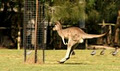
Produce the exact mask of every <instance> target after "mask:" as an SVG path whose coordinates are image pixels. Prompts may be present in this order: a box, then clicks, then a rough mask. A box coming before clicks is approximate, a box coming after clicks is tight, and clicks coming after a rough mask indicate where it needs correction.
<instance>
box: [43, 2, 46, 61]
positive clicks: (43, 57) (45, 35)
mask: <svg viewBox="0 0 120 71" xmlns="http://www.w3.org/2000/svg"><path fill="white" fill-rule="evenodd" d="M44 4H45V0H44V2H43V18H45V5H44ZM43 45H44V46H43V63H45V47H46V23H45V21H44V44H43Z"/></svg>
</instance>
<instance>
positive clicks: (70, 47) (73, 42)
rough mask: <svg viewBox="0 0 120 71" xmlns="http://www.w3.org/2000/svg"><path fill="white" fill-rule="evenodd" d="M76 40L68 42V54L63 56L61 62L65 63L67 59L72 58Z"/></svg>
mask: <svg viewBox="0 0 120 71" xmlns="http://www.w3.org/2000/svg"><path fill="white" fill-rule="evenodd" d="M75 43H76V42H75V41H69V42H68V45H67V52H66V55H65V57H64V58H62V59H61V60H60V61H59V63H64V62H65V61H67V60H68V59H69V58H70V55H71V53H72V51H73V47H72V46H73V45H74V44H75Z"/></svg>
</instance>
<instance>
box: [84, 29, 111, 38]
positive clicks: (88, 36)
mask: <svg viewBox="0 0 120 71" xmlns="http://www.w3.org/2000/svg"><path fill="white" fill-rule="evenodd" d="M108 33H109V31H108V32H106V33H104V34H100V35H96V34H87V33H86V34H85V35H84V36H83V38H85V39H91V38H99V37H103V36H105V35H106V34H108Z"/></svg>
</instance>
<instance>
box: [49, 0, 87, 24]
mask: <svg viewBox="0 0 120 71" xmlns="http://www.w3.org/2000/svg"><path fill="white" fill-rule="evenodd" d="M84 6H85V3H84V2H83V3H80V2H79V1H78V0H76V1H69V0H66V1H65V0H62V1H61V0H57V1H56V0H55V1H54V4H53V6H49V7H48V8H50V10H51V11H52V12H49V13H48V15H49V16H51V21H56V20H62V21H68V20H71V22H73V23H74V22H78V21H79V20H80V19H84V16H85V12H84V9H85V7H84ZM48 11H49V10H48Z"/></svg>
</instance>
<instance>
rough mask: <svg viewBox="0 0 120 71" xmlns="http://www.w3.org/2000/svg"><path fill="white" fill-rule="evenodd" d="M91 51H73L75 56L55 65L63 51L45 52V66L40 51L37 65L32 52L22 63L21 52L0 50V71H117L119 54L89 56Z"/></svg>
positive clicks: (22, 52) (107, 51) (107, 53)
mask: <svg viewBox="0 0 120 71" xmlns="http://www.w3.org/2000/svg"><path fill="white" fill-rule="evenodd" d="M91 51H92V50H75V52H76V55H74V56H71V58H70V59H69V60H68V61H66V62H65V63H64V64H59V63H57V61H58V60H60V59H61V58H62V57H64V55H65V52H66V51H65V50H46V51H45V64H43V63H42V62H41V61H42V51H41V50H39V51H38V63H37V64H34V51H33V52H32V53H31V54H30V55H28V56H27V62H24V58H23V57H24V55H23V54H24V51H23V50H20V51H18V50H11V49H10V50H9V49H0V71H119V70H120V53H118V55H117V56H112V55H111V54H110V52H111V51H112V50H110V49H109V50H106V53H105V55H102V56H101V55H99V53H100V51H101V50H97V54H96V55H95V56H91V55H90V53H91Z"/></svg>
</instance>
